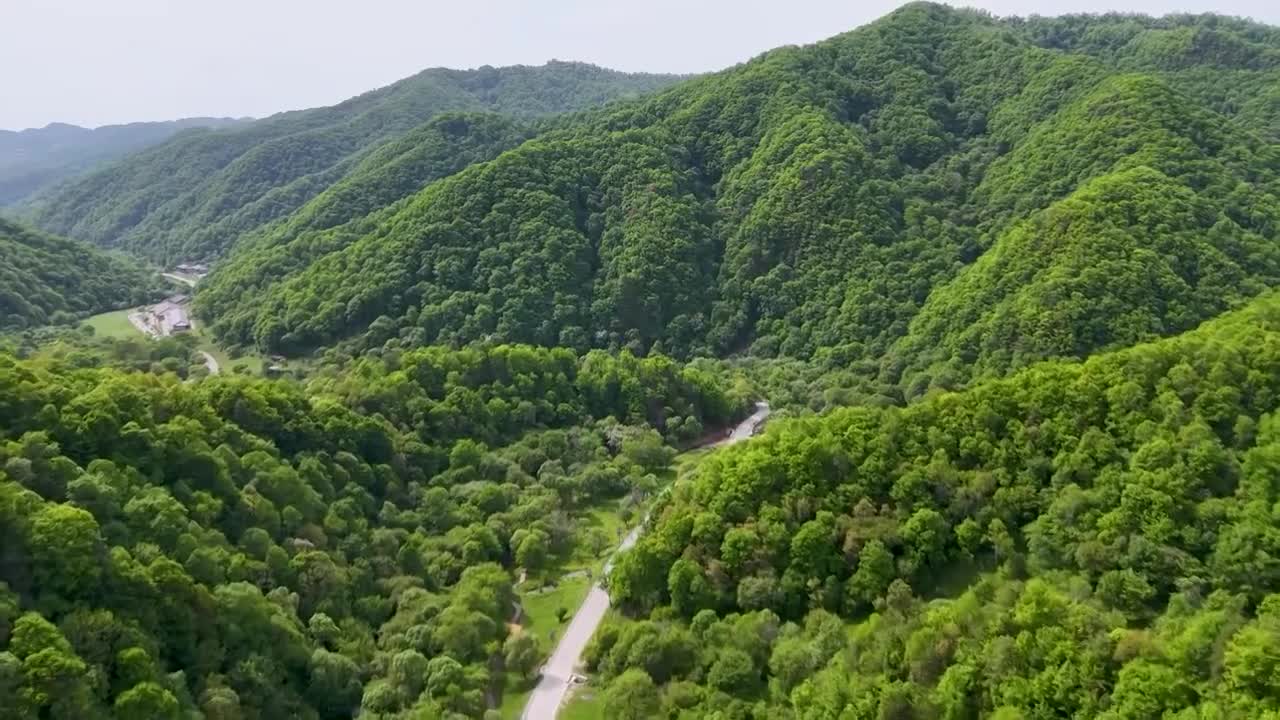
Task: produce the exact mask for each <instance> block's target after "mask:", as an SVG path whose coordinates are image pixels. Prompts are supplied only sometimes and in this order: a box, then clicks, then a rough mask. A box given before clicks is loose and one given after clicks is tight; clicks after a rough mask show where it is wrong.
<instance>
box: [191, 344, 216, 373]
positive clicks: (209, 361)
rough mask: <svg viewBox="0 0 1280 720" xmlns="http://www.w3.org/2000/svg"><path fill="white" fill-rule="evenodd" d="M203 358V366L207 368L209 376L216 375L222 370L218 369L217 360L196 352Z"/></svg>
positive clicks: (201, 352) (202, 352)
mask: <svg viewBox="0 0 1280 720" xmlns="http://www.w3.org/2000/svg"><path fill="white" fill-rule="evenodd" d="M196 352H198V353H200V355H201V356H203V357H204V366H205V367H207V368H209V374H210V375H217V374H218V371H219V370H221V369H222V368H220V367H218V359H217V358H215V357H214V356H212V355H210V354H209V353H207V352H205V351H203V350H197V351H196Z"/></svg>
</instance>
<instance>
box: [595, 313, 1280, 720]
mask: <svg viewBox="0 0 1280 720" xmlns="http://www.w3.org/2000/svg"><path fill="white" fill-rule="evenodd" d="M1278 408H1280V295H1277V294H1276V293H1274V292H1273V293H1268V294H1266V295H1264V296H1262V297H1260V298H1258V299H1256V300H1255V301H1253V302H1252V303H1251V304H1250V305H1248V306H1247V307H1246V308H1244V309H1243V310H1239V311H1236V312H1233V313H1229V314H1227V315H1226V316H1224V317H1222V318H1219V319H1216V320H1214V321H1212V322H1209V323H1205V324H1204V325H1203V326H1202V327H1200V328H1198V329H1196V330H1194V331H1191V332H1188V333H1186V334H1183V335H1180V336H1177V337H1175V338H1171V339H1165V340H1162V341H1159V342H1155V343H1149V344H1143V345H1138V346H1135V347H1132V348H1127V349H1125V350H1121V351H1117V352H1114V353H1104V354H1100V355H1098V356H1096V357H1093V358H1090V359H1089V360H1088V361H1085V362H1047V363H1041V364H1038V365H1035V366H1032V367H1030V368H1027V369H1025V370H1023V371H1021V372H1018V373H1016V374H1014V375H1012V376H1011V377H1009V378H1006V379H1001V380H997V381H990V382H985V383H981V384H978V385H976V386H975V387H973V388H971V389H969V390H967V391H965V392H961V393H945V394H941V395H938V396H936V397H931V398H928V399H925V400H924V401H922V402H920V403H918V404H915V405H913V406H910V407H907V408H868V407H861V408H850V409H844V410H838V411H835V412H833V413H830V414H828V415H825V416H823V417H817V418H804V419H798V420H795V421H789V422H785V421H784V422H780V423H778V424H777V425H776V426H774V427H772V428H770V429H769V430H768V431H767V432H765V433H764V435H763V436H762V437H761V438H758V439H756V440H754V441H752V442H750V443H744V444H743V445H740V446H738V447H735V448H732V449H729V450H727V451H724V452H721V453H718V454H716V455H715V456H713V457H712V458H710V459H709V460H707V461H706V462H705V463H704V464H702V465H701V466H700V467H699V469H698V473H697V475H696V476H695V477H694V478H693V479H692V480H691V481H690V482H687V483H683V484H680V485H677V486H676V487H675V488H674V490H673V492H672V493H671V494H670V495H669V496H668V501H667V502H666V503H665V505H664V506H662V507H659V508H658V509H656V510H655V511H654V513H653V516H652V517H653V518H654V520H653V522H652V524H651V526H650V527H649V528H648V531H647V532H646V534H645V536H644V538H643V539H642V540H641V541H640V543H639V544H637V545H636V547H635V549H633V550H632V551H630V552H628V553H627V554H625V555H624V556H623V557H622V558H621V559H620V560H619V562H618V563H617V566H616V569H615V570H614V572H613V573H612V574H611V576H610V578H609V587H610V589H611V593H612V596H613V599H614V601H615V604H616V605H617V606H619V607H620V608H622V610H623V611H624V612H626V613H627V614H629V615H630V616H631V617H635V618H638V619H637V620H636V621H634V622H619V623H616V624H615V625H614V626H613V627H606V628H605V629H603V631H602V632H600V633H599V634H598V635H597V637H596V641H595V643H594V646H593V648H591V649H590V650H589V652H588V656H589V658H588V660H589V663H588V664H589V667H588V671H589V672H592V673H593V675H592V677H593V683H595V684H596V685H597V693H598V697H599V696H603V698H604V704H605V706H606V708H608V709H609V711H610V713H611V714H612V713H620V712H623V711H624V710H623V709H624V708H627V709H629V710H630V712H632V713H634V716H637V717H645V716H664V715H666V714H667V713H668V712H675V711H676V709H679V711H680V712H683V713H687V714H689V715H691V716H695V717H697V716H701V715H703V714H709V713H712V712H714V713H717V714H719V715H721V716H723V717H732V718H747V717H763V716H770V717H796V718H806V717H855V718H876V717H880V718H883V717H904V718H921V717H952V718H979V717H1000V718H1053V717H1088V718H1105V719H1106V720H1121V719H1124V718H1158V717H1242V718H1243V717H1249V718H1271V717H1276V713H1277V712H1280V704H1278V703H1277V697H1280V695H1277V690H1278V689H1280V686H1278V685H1277V677H1276V676H1275V675H1274V673H1272V669H1273V668H1274V667H1275V663H1274V653H1273V652H1272V651H1271V650H1270V648H1273V647H1274V645H1275V643H1276V642H1277V641H1280V563H1277V561H1276V557H1277V553H1278V552H1280V533H1277V532H1276V530H1275V527H1276V521H1277V510H1276V508H1277V504H1276V503H1277V500H1280V488H1278V486H1277V483H1276V482H1275V478H1276V468H1277V462H1280V425H1278V424H1277V416H1276V414H1275V413H1276V410H1277V409H1278ZM650 611H653V612H652V613H651V612H650ZM646 711H647V712H646Z"/></svg>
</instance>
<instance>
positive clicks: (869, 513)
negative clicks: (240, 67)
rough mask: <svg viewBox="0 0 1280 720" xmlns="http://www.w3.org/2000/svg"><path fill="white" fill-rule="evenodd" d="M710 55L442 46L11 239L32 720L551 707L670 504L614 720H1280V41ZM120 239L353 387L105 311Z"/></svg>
mask: <svg viewBox="0 0 1280 720" xmlns="http://www.w3.org/2000/svg"><path fill="white" fill-rule="evenodd" d="M676 81H677V78H671V77H666V76H644V75H624V74H620V73H613V72H610V71H605V70H601V69H599V68H594V67H591V66H584V65H578V64H571V63H552V64H550V65H548V66H545V67H542V68H523V67H522V68H505V69H493V68H484V69H481V70H477V71H465V72H464V71H446V70H429V71H426V72H424V73H422V74H420V75H418V76H415V77H413V78H410V79H408V80H405V81H402V82H401V83H397V84H395V85H392V86H390V87H388V88H384V89H382V90H377V91H374V92H372V93H369V94H366V95H363V96H360V97H358V98H354V99H352V100H350V101H348V102H346V103H343V104H341V105H338V106H335V107H332V108H322V109H318V110H311V111H302V112H294V113H285V114H282V115H278V116H275V117H272V118H268V119H266V120H262V121H257V122H255V123H253V124H251V125H248V126H246V127H242V128H236V129H230V130H216V131H196V132H190V133H185V134H183V135H182V136H180V137H178V138H175V139H173V140H171V141H169V142H167V143H164V144H162V145H159V146H157V147H154V148H151V149H149V150H146V151H143V152H141V153H138V154H136V155H133V156H131V157H129V158H126V159H124V160H122V161H120V162H118V163H116V164H114V165H112V166H110V167H107V168H105V169H103V170H100V171H98V172H96V173H93V174H90V175H88V176H86V177H85V178H83V179H81V180H78V181H75V182H72V183H69V184H67V185H65V186H63V187H62V188H60V189H58V190H57V191H56V192H52V193H48V194H45V195H43V196H42V197H41V198H40V200H39V202H38V204H37V205H36V206H34V209H33V213H34V214H33V217H34V218H36V219H37V220H38V221H39V222H41V223H43V224H44V225H45V226H47V227H50V228H53V229H56V230H62V231H65V232H66V233H68V234H69V235H70V236H72V237H75V238H77V241H67V240H61V239H58V238H53V237H49V236H45V235H43V234H40V233H36V232H34V231H29V230H26V229H23V228H21V227H19V226H16V225H11V224H8V223H0V331H6V333H5V334H0V720H8V719H9V718H10V717H12V718H14V720H37V719H42V718H58V719H61V718H89V719H90V720H92V719H93V718H104V720H105V718H123V719H126V720H132V719H134V718H137V719H138V720H141V719H143V718H147V719H150V718H160V719H168V720H179V719H181V720H199V719H200V718H206V719H208V720H258V719H262V720H266V719H267V718H285V717H289V718H294V717H296V718H303V719H304V720H313V719H314V720H328V719H330V718H332V719H335V720H336V719H338V718H350V717H356V716H358V717H360V718H362V719H366V720H459V719H460V718H485V720H497V719H503V718H506V719H508V720H509V719H511V718H514V717H516V716H517V715H518V713H519V710H520V707H521V706H522V703H523V700H524V697H525V695H527V693H528V692H529V691H530V690H531V689H532V688H533V686H534V684H536V683H537V682H538V676H539V667H540V665H541V663H542V662H543V661H544V660H545V659H546V658H547V657H548V654H549V652H550V651H551V648H552V646H553V645H552V644H553V643H554V642H555V641H556V640H557V637H556V632H557V631H558V630H559V631H562V630H564V629H565V627H566V625H565V623H566V619H567V616H569V615H570V614H571V613H572V610H573V607H575V606H576V602H578V601H580V600H581V598H582V597H584V596H585V595H586V591H587V588H588V587H590V586H591V585H592V584H593V583H595V582H596V581H599V580H601V579H602V578H601V573H603V572H604V571H605V569H606V568H608V567H610V566H609V565H606V558H607V557H609V553H610V551H611V548H614V547H616V546H617V543H618V541H619V540H621V538H622V537H623V536H624V534H625V531H626V528H627V527H629V526H631V525H634V524H636V523H643V530H644V533H643V535H642V536H641V537H640V539H639V541H638V542H637V544H636V545H635V546H634V547H633V548H632V549H630V550H627V551H625V552H623V553H621V554H620V555H618V556H617V557H616V558H613V559H612V562H613V564H612V566H611V567H612V571H611V572H607V574H606V575H605V576H604V577H603V583H604V585H605V587H607V590H608V593H609V595H610V597H611V600H612V606H613V610H612V611H611V612H610V614H609V616H608V619H607V620H606V621H605V623H604V624H603V625H602V626H601V627H600V629H599V630H598V631H597V632H596V633H595V636H594V639H593V640H592V642H591V644H590V646H589V647H588V649H587V652H586V654H585V656H584V658H583V659H584V665H583V667H582V672H583V673H585V674H586V675H587V677H588V678H589V680H588V683H587V684H586V686H585V687H578V688H575V689H574V691H573V697H571V698H570V703H571V707H569V708H565V709H564V710H563V711H562V712H563V715H564V716H566V717H568V716H570V715H572V717H575V718H582V717H605V718H609V719H610V720H614V719H617V720H642V719H648V718H666V719H667V720H697V719H704V718H705V719H707V720H766V719H767V720H836V719H839V720H864V719H865V720H935V719H937V720H979V719H980V718H994V719H995V720H1049V719H1051V718H1063V717H1071V718H1080V719H1082V720H1083V719H1086V718H1102V719H1105V720H1146V719H1148V718H1162V719H1164V720H1235V719H1236V718H1250V719H1253V718H1258V719H1260V720H1280V650H1278V648H1280V480H1278V479H1280V417H1278V416H1277V412H1278V411H1280V287H1278V286H1280V30H1277V29H1275V28H1271V27H1267V26H1264V25H1260V24H1256V23H1251V22H1248V21H1244V20H1237V19H1231V18H1224V17H1219V16H1213V15H1202V16H1169V17H1166V18H1159V19H1154V18H1148V17H1142V16H1130V15H1104V16H1066V17H1060V18H1039V17H1036V18H1028V19H1020V18H1008V19H999V18H994V17H992V16H990V15H988V14H985V13H981V12H977V11H969V10H956V9H953V8H949V7H945V6H940V5H934V4H928V3H915V4H911V5H907V6H905V7H903V8H901V9H899V10H898V11H896V12H894V13H892V14H890V15H889V16H887V17H885V18H883V19H881V20H879V21H877V22H875V23H872V24H870V25H867V26H865V27H862V28H858V29H856V30H854V31H852V32H849V33H846V34H844V35H839V36H836V37H834V38H832V39H830V40H827V41H824V42H821V43H817V44H815V45H811V46H807V47H787V48H781V49H778V50H774V51H771V52H768V53H765V54H764V55H762V56H760V57H757V58H755V59H753V60H750V61H749V62H746V63H743V64H741V65H738V66H736V67H733V68H729V69H727V70H725V71H723V72H720V73H716V74H713V75H708V76H702V77H695V78H687V79H684V80H682V81H680V82H676ZM610 100H617V102H606V101H610ZM81 241H88V242H92V243H97V244H99V245H105V246H112V247H119V248H122V249H124V250H127V251H129V252H131V253H134V254H136V255H139V256H142V257H144V258H148V259H151V260H155V261H163V262H171V261H174V260H179V259H198V258H216V259H217V261H216V263H215V267H214V270H213V273H212V274H211V275H210V276H209V277H207V278H205V279H204V280H202V281H201V282H200V284H199V286H198V288H197V290H196V292H195V304H196V309H197V311H198V313H199V314H200V317H201V318H202V319H203V320H204V321H205V322H206V324H207V327H208V328H209V329H210V330H211V331H212V332H213V333H214V334H215V335H216V337H217V339H218V340H219V341H220V342H221V343H222V345H223V348H224V349H226V350H227V351H228V354H231V355H235V354H237V353H238V352H239V351H241V350H245V351H248V350H255V351H257V352H258V353H280V354H283V355H287V356H289V357H288V358H287V359H286V361H287V362H286V364H288V365H289V366H290V367H298V368H303V369H300V370H298V372H297V373H294V372H287V373H283V374H282V375H283V376H282V377H278V378H274V379H272V378H267V377H261V378H260V377H249V376H247V375H245V374H236V373H228V374H222V375H217V376H206V374H205V369H204V365H203V363H202V361H201V357H200V356H199V355H198V354H196V352H195V351H196V348H197V345H196V343H197V340H196V339H195V338H190V337H188V338H177V339H174V338H170V339H166V340H162V341H150V340H144V339H141V338H130V339H122V338H114V337H108V338H97V337H94V335H93V330H92V328H91V327H90V326H89V325H87V324H85V325H82V326H79V327H75V326H73V325H72V324H71V322H70V321H72V320H75V319H77V318H79V317H81V316H83V315H85V314H87V313H89V312H93V311H96V310H100V309H106V308H110V307H119V306H122V305H125V304H130V303H135V302H138V301H140V299H142V298H145V297H146V296H147V294H148V293H149V292H153V290H154V286H153V284H152V283H153V280H152V279H150V275H149V273H147V272H145V271H144V270H142V269H141V267H140V266H138V265H135V264H133V263H131V262H126V261H121V260H118V259H117V258H115V257H114V256H110V255H107V254H105V253H103V252H100V251H98V250H96V249H91V248H90V247H89V246H87V245H81V244H80V242H81ZM10 247H12V248H13V250H10ZM46 323H57V324H58V326H57V327H38V326H41V325H44V324H46ZM276 360H279V358H276ZM268 370H269V368H264V374H269V373H268V372H267V371H268ZM761 399H767V400H769V401H770V402H771V403H772V404H773V408H774V414H773V415H772V416H771V419H770V420H769V425H768V426H767V428H766V429H765V430H764V432H763V434H762V435H761V436H760V437H758V438H756V439H754V440H752V441H750V442H745V443H741V444H739V445H737V446H735V447H730V448H724V449H717V450H713V451H707V450H705V449H702V446H703V445H704V444H707V443H708V442H710V441H712V440H714V439H716V438H719V437H722V435H721V434H718V431H720V430H723V429H724V428H726V426H728V425H729V424H731V423H733V422H734V421H737V420H740V419H741V418H743V417H744V416H747V415H748V413H750V412H751V408H752V407H753V406H754V403H755V402H756V401H757V400H761ZM683 451H688V452H683ZM602 518H604V519H603V520H602ZM593 573H595V574H594V575H593ZM571 576H572V577H571ZM572 583H577V584H576V585H574V584H572ZM569 587H573V588H577V589H578V594H577V595H574V594H573V593H572V592H569V591H568V590H566V588H569ZM568 598H573V602H570V601H569V600H568ZM548 616H549V617H552V618H554V620H553V621H552V622H550V623H547V622H546V621H545V618H547V617H548ZM540 619H541V620H540ZM539 622H542V623H543V624H541V625H539ZM557 623H558V624H557ZM530 628H532V630H531V629H530ZM565 681H566V683H567V682H568V680H567V679H565Z"/></svg>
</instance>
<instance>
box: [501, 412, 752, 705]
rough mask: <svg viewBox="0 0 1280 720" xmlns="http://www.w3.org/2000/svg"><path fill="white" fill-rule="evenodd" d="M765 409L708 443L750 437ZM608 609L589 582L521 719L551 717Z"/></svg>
mask: <svg viewBox="0 0 1280 720" xmlns="http://www.w3.org/2000/svg"><path fill="white" fill-rule="evenodd" d="M769 412H770V411H769V404H768V403H763V402H762V403H756V411H755V412H754V413H752V414H751V417H749V418H747V419H746V420H743V421H742V422H740V423H738V425H737V426H736V427H734V428H733V431H732V432H731V433H729V436H728V437H726V438H724V439H723V440H720V441H719V442H716V443H713V444H712V447H721V446H723V445H732V444H734V443H736V442H741V441H743V440H746V439H747V438H749V437H751V436H752V435H754V434H755V433H756V430H758V429H759V428H760V425H761V424H762V423H763V422H764V421H765V418H767V417H769ZM647 519H648V518H646V520H647ZM643 531H644V523H641V524H640V525H639V526H637V527H635V528H632V530H631V532H630V533H628V534H627V537H626V538H624V539H623V541H622V544H621V545H619V546H618V550H617V551H615V552H614V555H613V557H610V558H609V562H607V563H605V566H604V575H606V576H607V575H608V574H609V571H610V570H612V569H613V559H614V557H617V553H618V552H620V551H623V550H627V549H629V548H630V547H631V546H632V545H635V544H636V541H637V540H639V539H640V533H641V532H643ZM608 610H609V593H608V592H606V591H605V589H604V588H602V587H600V586H599V585H592V586H591V591H590V592H588V593H587V599H586V600H584V601H582V607H580V608H578V612H576V613H574V615H573V619H572V620H570V621H569V627H567V628H565V631H564V636H563V637H562V638H560V644H558V645H556V649H555V652H553V653H552V654H551V659H550V660H548V661H547V664H546V665H545V666H543V668H542V679H541V680H539V681H538V687H536V688H534V690H533V694H532V695H530V696H529V702H528V703H527V704H526V705H525V706H524V712H523V713H522V714H521V715H520V717H521V718H522V720H554V719H555V716H556V713H557V712H558V711H559V709H560V703H562V702H564V697H565V693H566V692H567V691H568V690H569V686H570V681H571V678H572V677H573V674H574V671H575V670H576V669H577V667H578V663H579V661H580V660H581V658H582V651H583V650H585V649H586V647H587V643H589V642H591V636H592V635H594V634H595V632H596V628H598V627H600V622H601V621H602V620H604V615H605V613H606V612H608Z"/></svg>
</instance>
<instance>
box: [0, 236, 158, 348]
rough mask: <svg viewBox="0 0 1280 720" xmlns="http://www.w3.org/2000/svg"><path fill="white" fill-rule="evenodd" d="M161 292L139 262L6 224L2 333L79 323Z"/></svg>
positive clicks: (0, 262) (1, 242) (0, 287)
mask: <svg viewBox="0 0 1280 720" xmlns="http://www.w3.org/2000/svg"><path fill="white" fill-rule="evenodd" d="M161 292H162V284H161V283H160V281H159V278H158V277H157V276H156V274H155V273H154V272H151V271H149V270H147V269H146V268H144V267H143V266H142V265H140V264H139V263H137V262H136V261H134V260H131V259H129V258H127V257H124V256H119V255H116V254H112V253H107V252H104V251H101V250H99V249H97V248H95V247H93V246H91V245H87V244H85V243H81V242H76V241H74V240H67V239H65V238H59V237H53V236H51V235H46V234H44V233H42V232H38V231H36V230H32V229H30V228H27V227H24V226H22V225H19V224H17V223H13V222H10V221H8V220H5V219H3V218H0V331H6V330H15V329H22V328H26V327H31V326H36V325H47V324H51V323H53V324H63V323H68V322H73V321H75V320H78V319H80V318H82V317H84V316H86V315H90V314H92V313H99V312H103V311H106V310H117V309H120V308H123V307H128V306H131V305H138V304H141V303H142V302H145V301H147V300H150V299H153V298H155V297H157V296H159V295H160V293H161Z"/></svg>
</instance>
